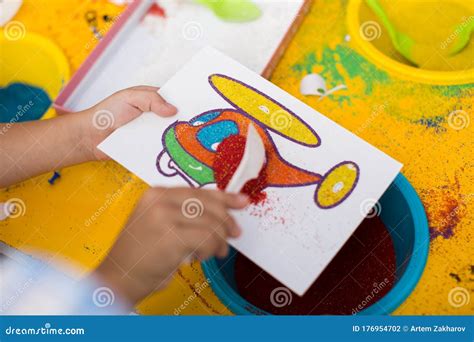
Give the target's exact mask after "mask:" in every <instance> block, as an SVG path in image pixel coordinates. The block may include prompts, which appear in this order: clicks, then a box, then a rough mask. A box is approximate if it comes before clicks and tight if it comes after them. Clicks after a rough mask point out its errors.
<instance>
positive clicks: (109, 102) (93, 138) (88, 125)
mask: <svg viewBox="0 0 474 342" xmlns="http://www.w3.org/2000/svg"><path fill="white" fill-rule="evenodd" d="M157 91H158V88H156V87H150V86H137V87H132V88H128V89H124V90H121V91H118V92H116V93H115V94H113V95H111V96H109V97H108V98H106V99H105V100H103V101H102V102H100V103H98V104H97V105H95V106H94V107H92V108H89V109H87V110H86V111H85V112H86V113H87V114H86V115H83V125H84V126H85V129H84V131H85V132H87V133H86V144H87V145H88V146H87V148H88V149H89V151H91V152H92V155H91V159H107V156H106V155H105V154H104V153H102V152H101V151H99V150H97V148H96V146H97V145H98V144H99V143H100V142H101V141H102V140H104V139H105V138H106V137H107V136H108V135H110V133H112V132H113V131H114V130H116V129H117V128H119V127H121V126H123V125H125V124H126V123H128V122H129V121H131V120H133V119H135V118H136V117H138V116H139V115H140V114H141V113H143V112H153V113H155V114H157V115H160V116H164V117H167V116H171V115H174V114H176V112H177V109H176V107H174V106H173V105H171V104H169V103H167V102H166V101H165V100H164V99H163V98H162V97H161V96H160V95H159V94H158V93H157Z"/></svg>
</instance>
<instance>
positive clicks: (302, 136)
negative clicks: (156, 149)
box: [157, 74, 360, 209]
mask: <svg viewBox="0 0 474 342" xmlns="http://www.w3.org/2000/svg"><path fill="white" fill-rule="evenodd" d="M208 79H209V84H210V86H211V87H212V88H213V89H214V90H215V91H216V93H217V94H219V95H220V96H221V97H223V98H224V99H225V100H226V101H227V102H228V103H229V104H231V105H232V106H233V108H231V109H212V110H209V111H206V112H204V113H202V114H199V115H198V116H196V117H194V118H192V119H191V120H189V121H177V122H175V123H173V124H172V125H171V126H169V127H168V128H167V129H166V131H165V133H164V134H163V147H164V149H163V151H161V152H160V153H159V155H158V158H157V168H158V171H159V172H160V173H161V174H162V175H164V176H167V177H173V176H180V177H182V178H183V179H184V180H185V181H186V182H187V183H188V184H189V185H190V186H195V187H200V186H203V185H207V184H211V183H217V185H218V187H219V188H221V189H222V188H224V187H225V185H226V184H225V185H224V186H221V184H222V182H219V179H227V181H228V180H229V179H228V178H230V177H231V176H232V174H233V172H235V170H236V168H237V165H238V163H239V162H240V159H241V157H242V153H243V149H242V148H243V147H244V146H245V136H246V134H247V129H248V127H249V125H250V124H252V123H253V124H255V127H256V128H257V131H258V133H259V135H260V137H261V138H262V140H263V142H264V145H265V150H266V154H267V163H266V165H265V166H264V169H263V170H262V173H263V174H264V175H265V182H264V183H263V182H262V177H259V179H260V181H258V179H257V181H256V182H253V184H252V183H251V182H249V183H247V184H246V188H247V189H244V191H243V192H245V193H247V194H249V195H251V199H252V201H253V202H254V203H257V202H259V201H260V200H262V199H264V198H265V197H264V196H262V195H260V194H261V193H260V191H261V190H263V189H264V188H266V187H299V186H310V185H316V186H317V188H316V192H315V194H314V201H315V203H316V205H318V206H319V207H320V208H323V209H328V208H333V207H335V206H337V205H338V204H340V203H341V202H342V201H344V200H345V199H346V198H347V197H348V196H349V195H350V194H351V192H352V191H353V190H354V188H355V186H356V185H357V181H358V179H359V173H360V170H359V166H358V165H357V164H356V163H355V162H352V161H342V162H340V163H338V164H336V165H335V166H333V167H332V168H331V169H330V170H329V171H327V172H326V173H325V174H324V175H321V174H319V173H317V172H313V171H309V170H305V169H303V168H300V167H298V166H296V165H292V164H291V163H289V162H287V161H285V160H284V159H283V157H282V156H281V155H280V153H279V152H278V147H277V146H276V145H275V143H274V141H273V139H272V137H271V135H270V132H273V133H275V134H278V135H280V136H282V137H284V138H285V139H288V140H289V141H291V142H293V143H296V144H300V145H303V146H307V147H309V148H316V147H318V146H320V145H321V144H322V142H321V138H320V137H319V136H318V134H317V133H316V132H315V131H314V130H313V129H312V128H311V127H310V126H309V125H308V124H307V123H305V122H304V121H303V120H301V119H300V118H299V117H298V116H297V115H296V114H295V113H293V112H292V111H291V110H290V109H288V108H285V107H284V106H283V105H282V104H280V103H279V102H277V101H275V100H274V99H272V98H271V97H270V96H268V95H266V94H264V93H262V92H260V91H259V90H257V89H255V88H253V87H251V86H249V85H247V84H245V83H243V82H241V81H239V80H237V79H234V78H232V77H229V76H226V75H221V74H212V75H210V76H209V78H208ZM236 137H241V138H242V139H243V144H241V143H240V144H239V143H234V144H232V143H229V141H230V140H227V139H234V140H235V139H236ZM242 139H240V142H242ZM223 141H227V142H228V143H226V144H222V142H223ZM241 152H242V153H241ZM238 155H240V158H235V156H238ZM216 161H218V163H217V164H216ZM222 173H224V175H222ZM216 180H217V182H216ZM252 186H254V187H257V190H256V191H255V189H253V188H252Z"/></svg>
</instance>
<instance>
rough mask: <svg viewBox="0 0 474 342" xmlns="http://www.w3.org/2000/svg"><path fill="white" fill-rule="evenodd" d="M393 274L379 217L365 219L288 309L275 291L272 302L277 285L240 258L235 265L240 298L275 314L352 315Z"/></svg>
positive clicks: (392, 278) (367, 303)
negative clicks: (279, 300) (303, 293)
mask: <svg viewBox="0 0 474 342" xmlns="http://www.w3.org/2000/svg"><path fill="white" fill-rule="evenodd" d="M395 270H396V263H395V250H394V247H393V242H392V239H391V237H390V234H389V233H388V231H387V230H386V228H385V226H384V224H383V223H382V221H381V220H380V219H379V218H378V217H375V218H370V219H365V220H364V221H363V222H362V223H361V225H360V226H359V228H357V230H356V232H355V233H354V235H353V236H352V237H351V238H350V239H349V240H348V241H347V243H346V244H345V245H344V247H343V248H342V249H341V250H340V252H339V253H338V254H337V255H336V257H335V258H334V259H333V260H332V262H331V263H330V264H329V265H328V267H327V268H326V269H325V270H324V271H323V273H322V274H321V276H320V277H319V278H318V279H317V280H316V282H315V283H314V284H313V285H312V286H311V287H310V288H309V290H308V291H307V292H306V294H305V295H304V296H303V297H299V296H298V295H296V294H294V293H292V296H291V303H289V304H288V300H286V302H285V303H282V302H278V299H277V298H275V296H277V293H276V292H277V291H275V292H274V294H273V297H274V298H272V291H274V290H275V289H276V288H278V287H281V286H283V285H282V284H281V283H280V282H278V281H277V280H275V279H274V278H273V277H272V276H270V275H269V274H268V273H266V272H264V271H262V269H261V268H259V267H258V266H257V265H255V264H254V263H253V262H251V261H250V260H249V259H247V258H246V257H244V256H243V255H241V254H238V255H237V257H236V261H235V279H236V283H237V288H238V290H239V293H240V295H241V296H242V297H244V298H245V299H246V300H247V301H249V302H250V303H252V304H253V305H255V306H256V307H258V308H260V309H263V310H265V311H267V312H269V313H272V314H276V315H350V314H355V313H357V312H359V311H361V310H363V309H365V308H367V307H369V306H371V305H373V304H374V303H375V302H377V301H378V300H379V299H380V298H382V297H383V296H384V295H385V294H386V293H387V292H388V291H389V290H390V289H391V288H392V287H393V284H394V281H395ZM272 301H273V302H274V303H275V302H276V304H277V306H275V305H273V304H272ZM281 304H288V305H283V306H281ZM278 306H281V307H278Z"/></svg>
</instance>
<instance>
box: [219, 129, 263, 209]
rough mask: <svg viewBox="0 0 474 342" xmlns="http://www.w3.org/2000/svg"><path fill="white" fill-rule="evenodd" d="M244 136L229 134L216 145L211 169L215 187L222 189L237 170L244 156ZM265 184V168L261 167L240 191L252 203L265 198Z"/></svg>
mask: <svg viewBox="0 0 474 342" xmlns="http://www.w3.org/2000/svg"><path fill="white" fill-rule="evenodd" d="M244 151H245V137H243V136H241V135H231V136H230V137H228V138H226V139H224V140H223V141H222V142H221V143H220V144H219V146H218V147H217V152H216V157H215V159H214V164H213V169H214V178H215V180H216V183H217V187H218V188H219V189H221V190H224V189H225V188H226V187H227V184H228V183H229V181H230V180H231V178H232V175H233V174H234V173H235V171H236V170H237V167H238V166H239V164H240V161H241V160H242V157H243V156H244ZM266 186H267V173H266V168H265V167H264V168H262V170H261V171H260V174H259V175H258V178H256V179H252V180H250V181H248V182H247V183H246V184H245V185H244V187H243V188H242V190H241V192H242V193H244V194H246V195H248V196H249V197H250V201H251V202H252V203H253V204H257V203H260V202H262V201H263V200H265V198H266V197H267V195H266V193H265V192H263V189H265V187H266Z"/></svg>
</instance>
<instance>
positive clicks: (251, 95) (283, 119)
mask: <svg viewBox="0 0 474 342" xmlns="http://www.w3.org/2000/svg"><path fill="white" fill-rule="evenodd" d="M209 83H210V84H211V86H212V87H213V88H214V90H215V91H216V92H217V93H218V94H219V95H221V96H222V97H223V98H224V99H225V100H226V101H227V102H229V103H230V104H231V105H232V106H234V107H235V108H237V109H240V110H241V111H243V112H244V113H245V114H247V115H248V116H250V117H252V118H253V119H254V120H255V121H257V122H260V123H261V124H263V125H265V126H266V127H267V128H269V129H270V130H272V131H273V132H275V133H277V134H280V135H282V136H284V137H286V138H288V139H290V140H292V141H294V142H296V143H298V144H302V145H306V146H310V147H316V146H318V145H319V144H320V139H319V137H318V135H317V134H316V132H314V131H313V129H312V128H311V127H309V126H308V124H306V123H305V122H304V121H303V120H301V119H300V118H299V117H298V116H296V114H294V113H293V112H291V111H290V110H289V109H287V108H285V107H284V106H283V105H282V104H280V103H278V102H277V101H275V100H273V99H272V98H270V97H269V96H268V95H265V94H264V93H261V92H260V91H258V90H257V89H255V88H252V87H251V86H249V85H247V84H245V83H243V82H241V81H239V80H236V79H233V78H231V77H229V76H225V75H219V74H213V75H211V76H210V77H209Z"/></svg>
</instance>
